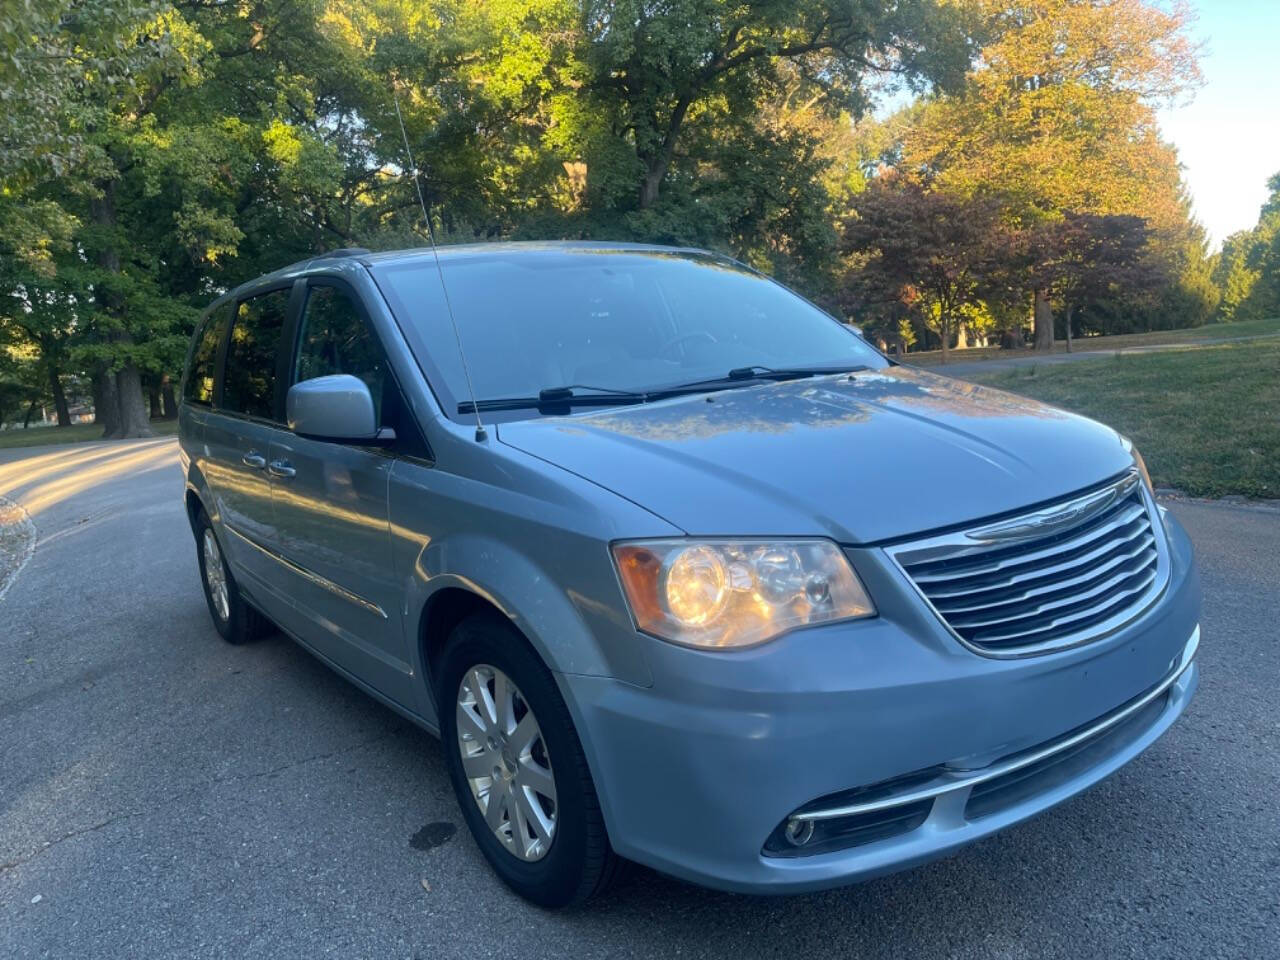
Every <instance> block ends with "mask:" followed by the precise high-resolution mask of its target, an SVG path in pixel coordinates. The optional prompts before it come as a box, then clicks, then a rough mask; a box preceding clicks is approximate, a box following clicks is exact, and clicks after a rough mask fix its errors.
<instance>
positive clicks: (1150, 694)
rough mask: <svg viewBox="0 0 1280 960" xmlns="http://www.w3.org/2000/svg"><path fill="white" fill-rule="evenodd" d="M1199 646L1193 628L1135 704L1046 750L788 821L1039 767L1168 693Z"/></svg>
mask: <svg viewBox="0 0 1280 960" xmlns="http://www.w3.org/2000/svg"><path fill="white" fill-rule="evenodd" d="M1199 646H1200V627H1199V625H1198V624H1197V626H1196V628H1195V630H1193V631H1192V632H1191V637H1190V639H1188V640H1187V645H1186V646H1185V647H1183V649H1182V654H1181V655H1180V656H1179V658H1178V662H1177V663H1176V664H1174V666H1173V669H1172V670H1170V671H1169V674H1168V675H1167V676H1166V677H1165V678H1164V679H1163V680H1161V681H1160V683H1158V684H1156V686H1154V687H1152V688H1151V689H1150V690H1148V691H1147V692H1146V693H1144V694H1143V695H1142V696H1140V697H1139V698H1138V699H1137V700H1133V701H1131V702H1130V703H1128V704H1127V705H1125V706H1124V707H1123V708H1122V709H1120V710H1117V711H1115V712H1114V713H1109V714H1107V715H1106V716H1105V717H1103V718H1102V719H1101V720H1099V721H1098V722H1097V723H1095V724H1093V725H1092V726H1090V727H1088V728H1087V729H1084V730H1081V731H1080V732H1078V733H1075V734H1072V735H1071V736H1069V737H1066V738H1065V739H1062V740H1057V741H1054V742H1053V743H1051V744H1048V745H1047V746H1044V747H1041V748H1039V749H1034V748H1033V749H1032V750H1031V751H1030V752H1028V753H1022V754H1019V755H1017V756H1014V757H1010V758H1009V759H1007V760H1002V761H999V762H997V763H993V764H992V765H991V766H989V767H985V768H983V769H982V770H977V771H974V772H971V773H964V774H955V775H944V776H942V777H939V778H938V779H937V780H935V781H933V782H932V783H928V784H925V785H924V786H922V787H917V788H916V789H914V790H910V791H907V792H905V793H899V794H896V795H894V796H892V797H883V798H881V799H879V800H869V801H867V802H866V803H850V804H845V805H844V806H840V807H829V808H827V809H824V810H806V811H805V812H803V813H795V814H792V815H791V816H790V817H789V818H788V820H792V821H806V820H807V821H817V820H834V819H836V818H838V817H852V816H856V815H857V814H860V813H875V812H877V811H879V810H888V809H891V808H893V807H901V806H905V805H906V804H909V803H919V802H920V801H922V800H932V799H935V798H937V797H940V796H943V795H945V794H948V793H954V792H955V791H957V790H967V789H968V788H970V787H974V786H977V785H978V784H980V783H985V782H986V781H988V780H994V779H995V778H996V777H1002V776H1004V775H1005V774H1007V773H1012V772H1013V771H1015V770H1020V769H1022V768H1023V767H1028V766H1030V765H1031V764H1033V763H1039V762H1040V761H1041V760H1045V759H1047V758H1049V757H1052V756H1053V755H1054V754H1055V753H1061V752H1062V751H1063V750H1069V749H1071V748H1072V747H1074V746H1077V745H1078V744H1081V743H1084V742H1085V741H1086V740H1091V739H1093V738H1094V737H1096V736H1098V735H1099V734H1102V733H1105V732H1106V731H1107V730H1109V729H1111V728H1112V727H1114V726H1116V725H1117V724H1120V723H1123V722H1124V721H1125V720H1127V719H1128V718H1129V717H1131V716H1133V715H1134V714H1135V713H1137V712H1138V711H1139V710H1141V709H1142V708H1143V707H1145V706H1147V705H1148V704H1149V703H1151V702H1152V701H1153V700H1155V699H1156V698H1157V697H1160V696H1162V695H1163V694H1164V693H1165V692H1167V691H1168V689H1169V688H1170V687H1172V686H1173V685H1174V684H1175V683H1177V682H1178V678H1179V677H1181V676H1182V675H1183V674H1184V673H1186V672H1187V668H1188V667H1190V666H1191V662H1192V661H1193V660H1194V659H1195V655H1196V650H1197V649H1198V648H1199Z"/></svg>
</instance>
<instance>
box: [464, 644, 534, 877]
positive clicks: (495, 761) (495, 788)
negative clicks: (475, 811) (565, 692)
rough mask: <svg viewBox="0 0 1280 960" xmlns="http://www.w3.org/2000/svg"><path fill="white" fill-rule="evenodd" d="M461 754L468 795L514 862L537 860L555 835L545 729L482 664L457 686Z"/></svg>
mask: <svg viewBox="0 0 1280 960" xmlns="http://www.w3.org/2000/svg"><path fill="white" fill-rule="evenodd" d="M457 727H458V751H459V752H460V753H461V755H462V769H463V772H464V775H465V776H466V778H467V783H468V784H469V785H470V787H471V794H472V796H473V797H474V798H475V801H476V805H477V806H478V807H479V808H480V812H481V814H483V816H484V821H485V824H486V825H487V826H488V827H489V829H490V830H491V831H493V834H494V836H495V837H497V838H498V840H499V842H501V844H502V845H503V847H505V848H506V850H507V851H508V852H509V853H511V854H512V855H513V856H515V857H517V858H519V859H520V860H525V861H534V860H540V859H542V858H543V857H544V856H546V854H547V851H548V850H550V849H551V843H552V840H554V839H555V831H556V812H557V806H556V782H555V777H554V776H553V775H552V772H551V759H550V757H549V756H548V753H547V745H546V742H545V741H544V740H543V737H542V730H541V728H540V727H539V726H538V720H537V718H536V717H535V716H534V715H533V710H532V709H531V708H530V706H529V704H528V702H527V701H526V700H525V699H524V697H523V696H522V695H521V693H520V690H519V688H518V687H517V686H516V685H515V684H514V683H513V682H512V681H511V678H510V677H508V676H507V675H506V674H505V673H503V672H502V671H501V670H499V669H498V668H497V667H492V666H489V665H488V664H478V665H477V666H475V667H472V668H471V669H470V670H468V671H467V672H466V673H465V674H463V677H462V681H461V682H460V683H459V684H458V701H457Z"/></svg>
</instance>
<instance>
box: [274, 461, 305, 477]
mask: <svg viewBox="0 0 1280 960" xmlns="http://www.w3.org/2000/svg"><path fill="white" fill-rule="evenodd" d="M297 472H298V471H297V470H295V469H293V467H292V466H290V465H289V461H288V460H272V461H271V466H269V467H267V473H269V474H271V475H272V476H273V477H279V478H280V479H281V480H288V479H289V478H290V477H292V476H293V475H294V474H296V473H297Z"/></svg>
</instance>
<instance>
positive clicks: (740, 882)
mask: <svg viewBox="0 0 1280 960" xmlns="http://www.w3.org/2000/svg"><path fill="white" fill-rule="evenodd" d="M180 437H181V451H182V460H183V469H184V472H185V476H186V484H185V497H186V505H187V510H188V514H189V516H190V520H191V527H192V530H193V532H194V534H195V539H196V547H197V557H198V561H199V565H200V572H201V575H202V580H203V583H204V588H205V594H206V599H207V601H208V606H209V612H210V614H211V615H212V617H213V623H214V626H215V627H216V629H217V630H218V632H219V633H220V634H221V635H222V637H223V638H224V639H226V640H227V641H229V642H231V643H243V642H246V641H249V640H251V639H253V638H255V637H257V636H259V635H260V634H262V633H263V632H264V631H266V630H268V629H278V630H279V631H281V632H283V633H284V634H286V635H288V636H289V637H292V638H293V639H294V640H296V641H297V642H298V643H300V644H302V645H303V646H304V647H305V648H306V649H307V650H309V651H311V652H312V653H313V654H315V655H316V656H317V657H319V658H320V659H321V660H323V661H324V662H325V663H326V664H328V665H329V666H330V667H332V668H333V669H334V670H336V671H338V672H339V673H340V674H342V675H343V676H345V677H346V678H347V679H349V680H350V681H351V682H353V683H355V684H356V685H358V686H359V687H361V688H362V689H364V690H365V691H367V692H368V693H369V694H370V695H371V696H373V697H376V698H377V699H378V700H380V701H382V702H383V703H385V704H386V705H387V706H389V707H390V708H391V709H393V710H396V711H397V712H399V713H401V714H403V715H404V716H406V717H408V718H409V719H411V720H412V721H413V722H415V723H417V724H419V725H420V726H422V727H423V728H425V729H427V730H429V731H431V732H432V733H434V734H437V735H439V736H440V738H441V740H442V741H443V744H444V751H445V755H446V757H447V761H448V768H449V772H450V776H451V778H452V781H453V786H454V789H455V791H456V793H457V796H458V802H459V805H460V807H461V811H462V815H463V817H464V818H465V819H466V821H467V824H468V826H469V827H470V829H471V833H472V835H473V836H474V838H475V842H476V844H477V845H478V846H479V848H480V850H481V851H482V852H483V853H484V855H485V857H486V858H487V859H488V860H489V862H490V863H491V864H492V865H493V867H494V869H495V870H496V871H497V872H498V874H499V875H500V876H501V877H502V879H503V880H505V881H506V882H507V883H508V884H509V885H510V886H511V887H512V888H513V889H514V890H516V891H517V892H519V893H520V894H522V895H523V896H525V897H527V898H529V899H530V900H533V901H535V902H537V903H540V904H544V905H547V906H563V905H566V904H571V903H575V902H579V901H581V900H584V899H586V898H588V897H590V896H591V895H593V894H594V893H597V892H598V891H600V890H602V889H604V887H605V886H606V885H608V884H609V882H610V881H611V880H612V879H613V878H614V877H615V876H616V875H617V874H618V872H619V868H620V866H621V865H622V864H623V863H625V862H626V861H636V862H639V863H642V864H646V865H648V866H650V867H653V868H655V869H657V870H660V871H663V872H665V873H668V874H672V875H675V876H678V877H682V878H685V879H688V880H692V881H695V882H698V883H702V884H706V885H708V886H712V887H717V888H721V889H726V890H735V891H744V892H753V893H778V892H795V891H806V890H816V889H821V888H825V887H830V886H834V885H838V884H842V883H848V882H851V881H855V880H860V879H864V878H867V877H872V876H875V875H878V874H882V873H885V872H888V871H892V870H897V869H901V868H904V867H907V866H910V865H912V864H917V863H921V862H923V861H926V860H929V859H932V858H935V857H938V856H942V855H944V854H947V853H950V852H952V851H954V850H956V849H957V848H959V847H961V846H962V845H964V844H966V843H969V842H970V841H973V840H975V839H977V838H978V837H982V836H984V835H987V834H990V833H991V832H993V831H996V830H999V829H1001V828H1003V827H1006V826H1008V825H1010V824H1012V823H1015V822H1018V821H1020V820H1024V819H1026V818H1027V817H1030V816H1032V815H1034V814H1037V813H1039V812H1041V811H1043V810H1046V809H1047V808H1049V807H1051V806H1053V805H1055V804H1057V803H1059V802H1061V801H1062V800H1065V799H1066V798H1068V797H1070V796H1072V795H1074V794H1076V793H1078V792H1080V791H1081V790H1083V789H1085V788H1087V787H1088V786H1090V785H1092V784H1094V783H1096V782H1098V781H1099V780H1101V779H1102V778H1103V777H1106V776H1107V775H1108V774H1110V773H1112V772H1113V771H1115V770H1116V769H1117V768H1119V767H1120V766H1122V765H1124V764H1125V763H1127V762H1128V761H1130V760H1132V759H1133V758H1134V757H1136V756H1137V755H1138V754H1139V753H1140V752H1142V751H1143V750H1144V749H1145V748H1146V747H1147V746H1149V745H1150V744H1151V743H1152V742H1153V741H1154V740H1155V739H1156V738H1157V737H1159V736H1160V735H1161V734H1162V733H1163V732H1164V731H1165V730H1166V729H1168V728H1169V726H1170V725H1171V724H1172V723H1173V722H1174V720H1175V719H1176V718H1177V717H1178V716H1179V714H1180V713H1181V712H1182V710H1183V709H1184V708H1185V707H1186V705H1187V703H1188V701H1189V700H1190V698H1191V696H1192V694H1193V692H1194V690H1195V687H1196V682H1197V668H1196V665H1195V663H1194V657H1195V654H1196V648H1197V645H1198V643H1199V635H1200V629H1199V609H1200V592H1199V584H1198V579H1197V575H1196V569H1195V563H1194V559H1193V556H1192V550H1191V544H1190V542H1189V541H1188V539H1187V536H1186V534H1185V532H1184V531H1183V530H1182V528H1181V527H1180V526H1179V525H1178V524H1177V522H1176V521H1175V520H1174V518H1173V517H1171V516H1170V515H1169V514H1168V513H1167V512H1166V511H1165V510H1164V509H1163V508H1161V507H1160V506H1159V505H1158V504H1157V503H1156V502H1155V500H1154V498H1153V496H1152V491H1151V486H1150V481H1149V479H1148V477H1147V474H1146V470H1145V467H1144V466H1143V463H1142V459H1141V457H1140V456H1139V454H1138V452H1137V450H1135V449H1134V448H1133V446H1132V444H1131V443H1129V442H1128V441H1127V440H1126V439H1125V438H1124V437H1122V436H1120V435H1118V434H1117V433H1115V432H1114V431H1112V430H1110V429H1108V428H1107V427H1104V426H1101V425H1099V424H1097V423H1094V422H1091V421H1089V420H1085V419H1082V418H1080V417H1077V416H1074V415H1071V414H1069V413H1065V412H1063V411H1061V410H1057V409H1054V408H1051V407H1047V406H1044V405H1041V404H1038V403H1034V402H1031V401H1028V400H1024V399H1020V398H1017V397H1013V396H1010V395H1008V394H1004V393H1001V392H998V391H995V390H990V389H986V388H982V387H975V386H971V385H967V384H963V383H960V382H958V381H954V380H950V379H945V378H942V377H938V376H933V375H931V374H928V373H925V372H922V371H919V370H916V369H913V368H911V367H908V366H904V365H901V364H898V363H895V362H894V361H892V360H889V359H886V358H885V357H884V356H882V355H881V354H879V353H878V352H877V351H876V350H874V349H873V348H872V347H871V346H869V345H868V344H867V343H866V341H864V340H863V339H862V338H861V337H860V336H859V335H858V334H857V333H856V332H855V331H854V330H852V329H851V328H849V327H848V326H845V325H843V324H841V323H839V322H837V321H836V320H835V319H833V318H832V317H830V316H828V315H827V314H825V313H823V312H822V311H820V310H819V309H818V308H816V307H815V306H813V305H812V304H811V303H809V302H808V301H806V300H804V299H803V298H801V297H799V296H797V295H796V294H794V293H792V292H790V291H789V290H787V289H786V288H784V287H782V286H780V285H779V284H777V283H775V282H773V281H771V280H769V279H768V278H766V277H763V276H761V275H760V274H758V273H756V272H754V271H752V270H750V269H749V268H747V267H745V266H743V265H742V264H739V263H737V262H735V261H733V260H730V259H727V258H724V257H720V256H716V255H713V254H709V253H705V252H701V251H695V250H683V249H670V248H662V247H649V246H633V245H591V244H498V245H476V246H461V247H452V248H442V249H441V250H440V252H439V257H438V260H437V259H436V258H434V257H433V255H432V253H431V252H430V251H421V250H411V251H402V252H393V253H379V254H371V253H369V252H368V251H364V250H342V251H335V252H334V253H332V254H329V255H326V256H323V257H319V258H317V259H314V260H311V261H308V262H305V263H300V264H297V265H295V266H292V267H288V268H286V269H284V270H281V271H278V272H276V273H273V274H270V275H269V276H265V277H262V278H260V279H258V280H255V281H253V282H251V283H248V284H246V285H244V286H242V287H240V288H239V289H237V290H234V291H232V292H231V293H228V294H227V295H225V296H223V297H221V298H220V299H219V300H218V301H217V302H215V303H214V304H213V306H212V307H211V308H210V309H209V311H208V312H207V313H206V314H205V315H204V317H203V319H202V320H201V322H200V324H199V326H198V328H197V330H196V333H195V336H194V338H193V342H192V346H191V351H190V356H189V360H188V364H187V372H186V376H185V378H184V383H183V401H182V404H181V414H180ZM1100 855H1101V854H1100Z"/></svg>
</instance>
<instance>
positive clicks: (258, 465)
mask: <svg viewBox="0 0 1280 960" xmlns="http://www.w3.org/2000/svg"><path fill="white" fill-rule="evenodd" d="M240 462H241V463H243V464H244V465H245V466H246V467H253V469H255V470H261V469H262V468H263V467H265V466H266V465H267V458H266V457H264V456H263V455H262V454H260V453H257V452H255V451H253V450H250V451H249V452H248V453H246V454H245V455H244V456H243V457H241V458H240Z"/></svg>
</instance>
